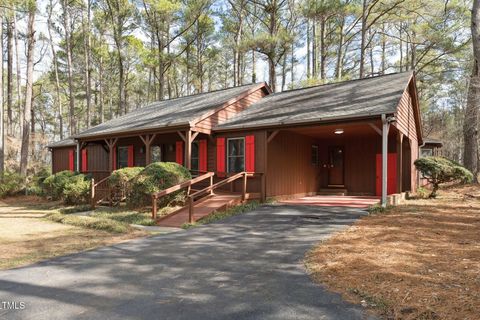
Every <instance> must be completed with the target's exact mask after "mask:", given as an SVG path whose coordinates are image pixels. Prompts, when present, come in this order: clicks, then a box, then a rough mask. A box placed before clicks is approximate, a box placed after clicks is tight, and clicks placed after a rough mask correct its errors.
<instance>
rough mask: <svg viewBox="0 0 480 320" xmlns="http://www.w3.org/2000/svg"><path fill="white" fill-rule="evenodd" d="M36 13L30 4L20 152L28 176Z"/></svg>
mask: <svg viewBox="0 0 480 320" xmlns="http://www.w3.org/2000/svg"><path fill="white" fill-rule="evenodd" d="M35 11H36V3H35V2H33V3H31V4H30V8H29V12H28V23H27V77H26V88H25V107H24V109H23V112H24V116H23V136H22V148H21V152H20V174H21V175H22V176H26V175H27V168H28V150H29V147H30V121H31V109H32V100H33V63H34V62H33V59H34V53H35V29H34V25H35Z"/></svg>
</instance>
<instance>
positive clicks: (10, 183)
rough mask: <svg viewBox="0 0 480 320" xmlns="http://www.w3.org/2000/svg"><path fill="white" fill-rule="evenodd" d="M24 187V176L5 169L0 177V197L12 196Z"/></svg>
mask: <svg viewBox="0 0 480 320" xmlns="http://www.w3.org/2000/svg"><path fill="white" fill-rule="evenodd" d="M24 187H25V178H24V177H22V176H21V175H19V174H18V173H15V172H9V171H5V172H4V173H3V177H0V198H3V197H8V196H14V195H16V194H18V193H19V192H20V191H22V190H23V189H24Z"/></svg>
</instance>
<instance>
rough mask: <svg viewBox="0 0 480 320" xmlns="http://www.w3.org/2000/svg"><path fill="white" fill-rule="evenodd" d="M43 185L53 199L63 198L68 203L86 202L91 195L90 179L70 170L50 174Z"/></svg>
mask: <svg viewBox="0 0 480 320" xmlns="http://www.w3.org/2000/svg"><path fill="white" fill-rule="evenodd" d="M43 186H44V188H45V195H47V196H49V197H51V198H52V200H60V199H62V200H63V201H64V202H65V203H66V204H82V203H86V202H88V199H89V195H90V179H89V178H88V177H87V176H86V175H84V174H77V173H74V172H72V171H68V170H66V171H61V172H57V173H55V174H52V175H50V176H49V177H47V178H46V179H45V180H44V181H43Z"/></svg>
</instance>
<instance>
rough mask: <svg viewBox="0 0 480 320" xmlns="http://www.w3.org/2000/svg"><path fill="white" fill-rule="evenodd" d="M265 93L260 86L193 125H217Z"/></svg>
mask: <svg viewBox="0 0 480 320" xmlns="http://www.w3.org/2000/svg"><path fill="white" fill-rule="evenodd" d="M265 95H266V93H265V90H264V89H262V88H260V89H258V90H256V91H254V92H252V93H251V94H249V95H247V96H246V97H244V98H242V99H240V100H238V101H236V102H234V103H232V104H230V105H228V106H226V107H225V108H223V109H221V110H219V111H217V112H215V113H214V114H213V115H211V116H209V117H208V118H206V119H204V120H202V121H199V122H198V123H197V124H196V125H195V127H197V128H198V129H202V130H211V129H212V128H213V127H215V126H216V125H218V124H219V123H221V122H223V121H226V120H228V119H230V118H231V117H233V116H234V115H235V114H237V113H239V112H240V111H243V110H245V109H246V108H248V107H249V106H250V105H252V104H253V103H255V102H257V101H258V100H260V99H261V98H263V97H264V96H265Z"/></svg>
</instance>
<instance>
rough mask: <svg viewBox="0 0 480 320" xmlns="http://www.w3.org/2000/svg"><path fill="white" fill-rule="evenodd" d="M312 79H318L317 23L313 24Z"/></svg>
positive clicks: (314, 21)
mask: <svg viewBox="0 0 480 320" xmlns="http://www.w3.org/2000/svg"><path fill="white" fill-rule="evenodd" d="M312 77H313V78H316V77H317V22H316V20H315V19H313V22H312Z"/></svg>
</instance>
